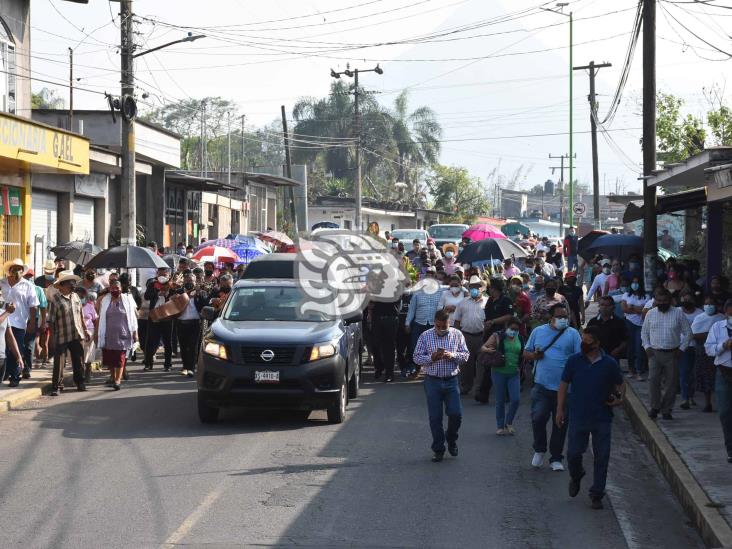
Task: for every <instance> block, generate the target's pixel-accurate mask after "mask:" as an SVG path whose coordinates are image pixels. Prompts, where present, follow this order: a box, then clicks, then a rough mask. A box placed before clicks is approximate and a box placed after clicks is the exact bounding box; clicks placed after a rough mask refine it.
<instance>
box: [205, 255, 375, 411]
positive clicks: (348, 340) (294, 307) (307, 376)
mask: <svg viewBox="0 0 732 549" xmlns="http://www.w3.org/2000/svg"><path fill="white" fill-rule="evenodd" d="M280 255H281V254H280ZM263 263H267V264H269V262H263ZM254 264H255V262H252V265H254ZM250 267H251V266H250ZM303 297H304V296H303V293H302V291H301V289H300V288H299V287H298V285H297V283H296V281H294V280H286V279H284V278H282V279H279V280H261V279H252V280H239V281H238V282H237V283H236V284H235V285H234V288H233V290H232V293H231V295H230V297H229V300H228V301H227V304H226V306H225V307H224V310H223V311H222V314H221V315H220V316H219V317H218V318H216V319H215V320H214V318H215V317H214V313H213V310H212V309H211V308H208V307H205V308H204V309H203V311H202V314H203V316H204V318H207V319H209V320H214V321H213V324H212V325H211V328H210V330H209V331H208V332H207V333H206V334H205V335H204V341H203V344H202V352H201V354H200V356H199V362H198V373H197V384H198V415H199V418H200V420H201V421H202V422H204V423H211V422H215V421H216V420H217V419H218V416H219V410H220V408H222V407H226V406H243V407H257V408H259V407H266V408H278V409H279V408H285V409H296V410H304V411H310V410H317V409H325V410H327V414H328V421H329V422H331V423H341V422H342V421H344V419H345V417H346V406H347V404H348V400H349V399H352V398H356V397H357V396H358V392H359V385H360V376H361V352H360V349H361V320H362V315H361V314H360V313H359V314H356V315H354V316H353V317H350V318H333V317H332V316H331V315H327V314H325V313H324V312H307V313H304V312H302V310H301V308H300V304H301V302H302V301H303Z"/></svg>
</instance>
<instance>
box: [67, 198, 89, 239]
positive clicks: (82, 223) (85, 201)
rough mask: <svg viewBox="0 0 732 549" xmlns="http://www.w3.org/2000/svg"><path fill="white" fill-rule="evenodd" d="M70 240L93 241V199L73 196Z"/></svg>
mask: <svg viewBox="0 0 732 549" xmlns="http://www.w3.org/2000/svg"><path fill="white" fill-rule="evenodd" d="M71 238H72V240H83V241H84V242H94V199H93V198H81V197H80V196H75V197H74V231H73V234H72V235H71Z"/></svg>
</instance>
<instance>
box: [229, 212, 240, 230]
mask: <svg viewBox="0 0 732 549" xmlns="http://www.w3.org/2000/svg"><path fill="white" fill-rule="evenodd" d="M231 232H232V234H240V233H241V212H240V211H239V210H231Z"/></svg>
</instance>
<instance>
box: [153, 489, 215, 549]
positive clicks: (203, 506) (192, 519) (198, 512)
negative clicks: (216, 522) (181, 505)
mask: <svg viewBox="0 0 732 549" xmlns="http://www.w3.org/2000/svg"><path fill="white" fill-rule="evenodd" d="M223 491H224V489H223V486H218V487H217V488H216V489H215V490H214V491H213V492H211V493H210V494H209V495H207V496H206V497H205V498H204V500H203V501H202V502H201V503H200V504H199V505H198V507H196V508H195V509H194V510H193V511H192V512H191V514H190V515H188V516H187V517H186V519H185V520H184V521H183V522H181V524H180V526H179V527H178V529H177V530H176V531H175V532H173V533H172V534H171V535H170V536H169V537H168V539H166V540H165V543H163V544H162V545H161V546H160V547H161V549H171V548H173V547H175V546H177V545H178V544H179V543H180V542H181V541H183V540H184V539H185V537H186V536H187V535H188V533H189V532H190V531H191V530H192V529H193V527H194V526H195V525H196V524H197V523H198V521H199V520H201V517H203V515H204V514H205V513H206V511H208V509H209V508H210V507H211V506H212V505H213V504H214V503H215V502H216V500H217V499H219V497H220V496H221V494H222V493H223Z"/></svg>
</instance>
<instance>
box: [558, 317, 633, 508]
mask: <svg viewBox="0 0 732 549" xmlns="http://www.w3.org/2000/svg"><path fill="white" fill-rule="evenodd" d="M601 333H602V330H601V328H600V327H598V326H588V327H587V328H585V331H584V333H583V334H582V353H581V354H576V355H573V356H571V357H569V360H567V365H566V366H565V368H564V372H563V373H562V383H561V384H560V385H559V394H558V398H557V415H556V418H555V419H556V424H557V426H558V427H559V428H564V425H565V423H566V413H565V405H566V404H567V401H569V406H568V408H569V410H568V412H569V428H568V438H569V442H568V444H567V465H568V466H569V475H570V477H571V479H570V481H569V495H570V497H575V496H576V495H577V494H578V493H579V490H580V482H581V481H582V477H584V476H585V469H584V467H583V466H582V454H584V453H585V450H587V444H588V442H589V439H590V435H592V454H593V457H594V473H593V483H592V487H591V488H590V499H591V500H592V508H593V509H602V508H603V505H602V498H603V496H604V495H605V482H606V480H607V467H608V464H609V463H610V441H611V432H612V421H613V411H612V409H613V408H614V407H615V406H620V405H621V404H622V403H623V398H624V397H625V383H624V381H623V373H622V372H621V371H620V366H618V363H617V361H616V360H615V359H614V358H613V357H611V356H610V355H608V354H606V353H605V352H604V351H603V350H602V346H601V342H600V335H601ZM570 385H571V390H572V392H571V393H569V398H567V393H568V392H569V389H570Z"/></svg>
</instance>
